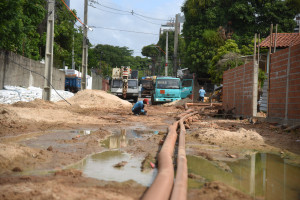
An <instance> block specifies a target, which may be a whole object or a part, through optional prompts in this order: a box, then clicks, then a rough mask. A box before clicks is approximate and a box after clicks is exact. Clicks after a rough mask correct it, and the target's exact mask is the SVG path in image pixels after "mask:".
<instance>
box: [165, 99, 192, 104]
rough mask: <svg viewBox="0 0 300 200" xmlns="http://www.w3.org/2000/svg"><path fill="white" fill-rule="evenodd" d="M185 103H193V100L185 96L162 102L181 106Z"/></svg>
mask: <svg viewBox="0 0 300 200" xmlns="http://www.w3.org/2000/svg"><path fill="white" fill-rule="evenodd" d="M185 103H193V100H192V99H189V98H185V99H181V100H177V101H173V102H170V103H166V104H164V106H183V105H184V104H185Z"/></svg>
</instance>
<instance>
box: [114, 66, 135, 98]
mask: <svg viewBox="0 0 300 200" xmlns="http://www.w3.org/2000/svg"><path fill="white" fill-rule="evenodd" d="M110 88H111V89H110V90H111V93H112V94H114V95H116V96H118V97H120V98H122V99H126V100H133V102H137V100H138V97H139V87H138V71H136V70H135V71H132V70H131V69H130V67H129V66H122V67H121V68H117V67H116V68H113V70H112V80H111V87H110Z"/></svg>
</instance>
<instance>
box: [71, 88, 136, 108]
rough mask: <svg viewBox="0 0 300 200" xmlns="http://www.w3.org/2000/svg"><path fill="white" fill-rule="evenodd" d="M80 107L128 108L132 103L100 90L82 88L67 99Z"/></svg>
mask: <svg viewBox="0 0 300 200" xmlns="http://www.w3.org/2000/svg"><path fill="white" fill-rule="evenodd" d="M68 101H69V102H70V103H71V104H72V105H79V106H80V107H81V108H91V107H97V108H129V107H131V106H132V104H131V103H130V102H128V101H125V100H122V99H120V98H119V97H117V96H115V95H112V94H109V93H107V92H105V91H102V90H82V91H80V92H78V93H77V94H76V95H75V96H73V97H71V98H69V99H68Z"/></svg>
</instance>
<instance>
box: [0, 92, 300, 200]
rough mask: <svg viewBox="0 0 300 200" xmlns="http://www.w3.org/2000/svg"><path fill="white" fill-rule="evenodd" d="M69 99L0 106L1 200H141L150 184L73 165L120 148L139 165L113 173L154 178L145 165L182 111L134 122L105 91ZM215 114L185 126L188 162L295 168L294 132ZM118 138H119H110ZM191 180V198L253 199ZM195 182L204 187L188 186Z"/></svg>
mask: <svg viewBox="0 0 300 200" xmlns="http://www.w3.org/2000/svg"><path fill="white" fill-rule="evenodd" d="M68 101H69V102H70V103H71V105H68V104H67V103H66V102H63V101H60V102H57V103H51V102H45V101H42V100H35V101H33V102H28V103H24V102H18V103H15V104H13V105H0V185H1V186H0V199H139V198H141V197H142V195H143V193H144V192H145V191H146V189H147V184H143V183H140V182H138V181H137V180H135V181H134V178H132V179H133V180H126V181H124V182H119V181H118V180H119V179H116V180H112V179H109V180H108V179H107V180H105V179H101V176H102V175H100V178H95V177H96V176H97V175H95V176H88V175H86V173H85V171H84V170H82V169H81V168H80V167H79V168H78V167H77V168H76V167H72V166H74V165H75V164H78V163H79V164H80V163H82V162H84V164H86V163H88V162H92V161H95V158H93V157H92V158H91V159H90V160H87V161H84V160H83V159H84V158H90V156H89V155H94V154H95V153H99V152H109V151H110V150H118V151H121V152H122V153H124V152H125V153H127V154H128V157H129V158H137V159H138V161H137V162H138V163H137V164H133V165H132V166H131V167H127V168H126V166H130V163H128V164H127V161H126V162H125V161H124V162H123V163H114V164H116V165H117V164H120V165H117V166H115V167H114V166H111V168H112V169H114V170H115V171H114V172H112V173H117V172H119V171H120V170H122V169H124V170H123V171H121V172H122V173H123V174H124V176H125V174H126V173H135V172H134V171H133V172H131V170H136V172H138V171H140V170H143V171H144V170H145V171H147V170H148V171H150V173H152V171H154V170H155V169H152V168H151V165H150V164H149V163H150V162H151V163H154V164H155V162H156V159H155V157H156V154H157V152H158V151H159V148H160V146H161V144H162V143H163V139H164V137H165V134H166V133H167V127H168V125H169V124H171V123H172V122H174V120H175V117H176V116H177V115H178V114H180V113H181V112H183V111H184V108H183V106H162V105H156V106H151V105H147V106H146V110H147V111H148V115H147V116H134V115H132V113H131V107H132V104H131V103H129V102H127V101H123V100H121V99H119V98H117V97H115V96H113V95H110V94H107V93H106V92H103V91H91V90H86V91H81V92H79V93H78V94H76V95H75V96H74V97H72V98H70V99H68ZM195 109H197V108H195ZM216 112H217V108H212V109H208V110H206V111H205V112H204V113H201V115H198V116H197V118H195V119H194V120H193V121H192V122H190V129H189V130H188V134H187V138H186V147H187V154H188V156H192V157H191V158H193V159H194V158H197V159H198V158H201V159H203V160H205V161H207V162H209V163H211V164H213V165H214V166H216V167H217V168H218V169H221V170H222V171H226V172H229V171H231V168H232V167H231V165H230V164H227V163H228V162H236V161H239V160H247V159H248V160H249V159H250V158H251V156H252V155H253V152H260V153H272V154H275V155H279V156H281V157H282V158H286V160H287V162H288V163H293V164H294V165H296V166H297V165H299V164H300V159H299V158H300V156H299V155H300V143H299V141H300V134H299V129H298V130H293V131H290V132H286V131H284V130H283V129H282V128H280V127H277V126H276V125H274V124H268V123H266V122H264V121H263V120H260V121H258V122H257V123H254V124H253V123H250V122H249V121H248V120H247V119H245V120H235V119H224V118H215V117H212V116H213V113H216ZM116 133H117V135H118V137H117V138H114V137H112V135H114V134H116ZM127 154H126V156H127ZM122 155H123V154H122ZM123 156H124V155H123ZM123 158H124V157H122V159H123ZM93 159H94V160H93ZM190 160H192V159H190ZM140 161H141V162H140ZM102 162H103V163H104V162H105V159H104V160H102ZM123 165H125V167H124V166H123ZM191 171H192V169H191ZM153 173H154V172H153ZM103 176H104V175H103ZM129 176H131V174H129ZM98 177H99V176H98ZM189 181H191V183H190V182H189V185H190V186H189V193H188V198H189V199H200V198H203V199H252V198H251V197H250V196H249V194H247V192H242V191H241V190H240V189H237V188H234V187H232V185H231V186H230V185H229V184H226V183H224V182H222V181H221V182H219V181H218V180H216V181H215V180H213V179H210V180H207V179H205V178H203V177H200V176H198V175H196V174H194V173H192V172H190V173H189ZM196 182H197V184H198V183H199V184H200V185H201V187H198V186H193V184H194V183H196Z"/></svg>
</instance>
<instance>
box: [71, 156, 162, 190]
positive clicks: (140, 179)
mask: <svg viewBox="0 0 300 200" xmlns="http://www.w3.org/2000/svg"><path fill="white" fill-rule="evenodd" d="M122 161H126V162H127V164H126V165H125V166H124V167H121V168H115V167H113V166H114V165H115V164H117V163H120V162H122ZM141 162H142V160H141V159H138V158H133V157H131V156H130V155H129V154H126V153H123V152H120V151H106V152H102V153H98V154H94V155H91V156H89V157H87V158H86V159H84V160H83V161H82V162H81V163H79V164H77V165H76V166H74V167H73V168H76V169H79V170H82V172H83V174H84V175H85V176H88V177H92V178H96V179H99V180H106V181H118V182H124V181H128V180H134V181H136V182H137V183H140V184H142V185H144V186H149V185H151V183H152V182H153V180H154V178H155V176H156V174H157V169H153V170H151V171H148V172H141Z"/></svg>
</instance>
